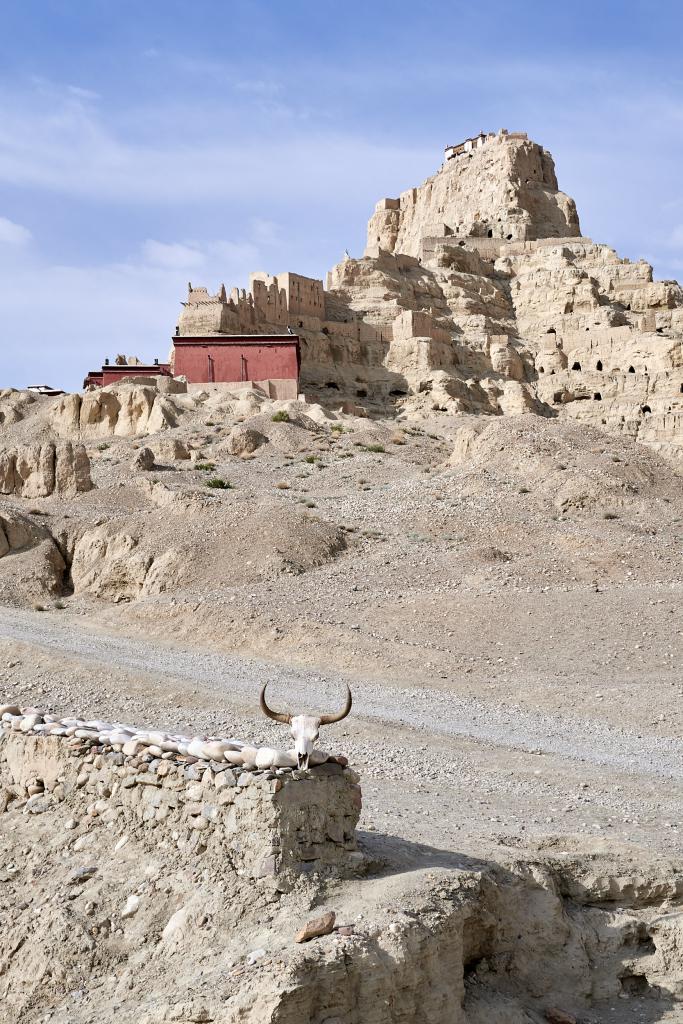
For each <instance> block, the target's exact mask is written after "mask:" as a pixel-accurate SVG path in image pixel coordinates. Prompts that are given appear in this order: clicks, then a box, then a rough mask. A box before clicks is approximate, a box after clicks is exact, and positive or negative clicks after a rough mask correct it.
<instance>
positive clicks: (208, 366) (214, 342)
mask: <svg viewBox="0 0 683 1024" xmlns="http://www.w3.org/2000/svg"><path fill="white" fill-rule="evenodd" d="M173 349H174V364H173V373H174V375H175V376H176V377H179V376H181V375H182V376H185V377H187V380H188V383H190V384H214V383H219V382H225V383H236V382H238V381H254V382H260V381H273V382H275V381H290V382H292V383H293V384H295V385H296V386H297V387H298V380H299V370H300V368H301V350H300V347H299V338H298V336H297V335H296V334H275V335H269V334H234V335H224V336H221V335H215V334H214V335H206V336H205V337H196V336H193V337H178V336H176V337H174V338H173ZM294 397H296V395H295V396H294Z"/></svg>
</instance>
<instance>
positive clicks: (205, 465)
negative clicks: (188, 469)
mask: <svg viewBox="0 0 683 1024" xmlns="http://www.w3.org/2000/svg"><path fill="white" fill-rule="evenodd" d="M215 468H216V463H215V462H198V463H197V465H196V466H195V469H201V470H202V472H204V473H210V472H211V470H212V469H215Z"/></svg>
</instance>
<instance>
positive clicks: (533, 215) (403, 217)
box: [367, 132, 581, 256]
mask: <svg viewBox="0 0 683 1024" xmlns="http://www.w3.org/2000/svg"><path fill="white" fill-rule="evenodd" d="M446 152H447V158H446V161H445V163H444V164H443V166H442V167H441V169H440V171H439V172H438V174H436V175H434V176H433V177H432V178H428V179H427V181H425V182H424V183H423V184H422V185H420V186H419V187H418V188H411V189H408V190H407V191H405V192H403V193H402V194H401V196H400V198H399V199H381V200H380V202H379V203H378V204H377V207H376V209H375V213H374V215H373V216H372V218H371V219H370V223H369V224H368V248H367V255H376V254H377V251H378V249H384V250H386V251H387V252H395V253H405V254H407V255H409V256H419V255H421V252H422V246H423V241H424V240H425V239H427V238H430V237H436V238H442V237H446V236H448V237H453V238H454V239H455V240H456V241H459V240H460V239H464V238H470V237H473V238H481V239H505V240H506V241H513V240H514V241H527V240H529V239H535V238H548V237H555V238H565V237H568V236H571V235H579V234H580V233H581V232H580V229H579V218H578V215H577V212H576V206H575V205H574V201H573V200H572V199H570V198H569V196H567V195H565V194H564V193H563V192H560V191H559V190H558V187H557V178H556V176H555V165H554V163H553V159H552V157H551V155H550V153H548V152H546V150H544V149H543V147H542V146H539V145H538V144H537V143H535V142H530V141H529V140H528V139H527V137H526V135H525V134H524V133H521V132H518V133H513V134H508V133H503V132H499V133H498V134H497V135H489V136H488V137H485V138H483V139H482V140H481V144H479V145H477V146H476V148H472V149H470V150H469V151H467V152H462V153H460V154H458V155H454V156H450V157H449V156H448V152H449V151H448V150H447V151H446Z"/></svg>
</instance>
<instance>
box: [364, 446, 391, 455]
mask: <svg viewBox="0 0 683 1024" xmlns="http://www.w3.org/2000/svg"><path fill="white" fill-rule="evenodd" d="M364 447H365V450H366V452H373V453H374V454H375V455H380V454H381V453H382V452H384V451H386V449H385V447H384V445H383V444H366V445H365V446H364Z"/></svg>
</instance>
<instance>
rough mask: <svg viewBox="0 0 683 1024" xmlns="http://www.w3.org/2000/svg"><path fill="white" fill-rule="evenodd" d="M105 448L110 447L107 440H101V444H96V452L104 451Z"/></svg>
mask: <svg viewBox="0 0 683 1024" xmlns="http://www.w3.org/2000/svg"><path fill="white" fill-rule="evenodd" d="M107 448H111V445H110V444H109V442H108V441H103V442H102V444H98V446H97V450H98V452H106V450H107Z"/></svg>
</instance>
